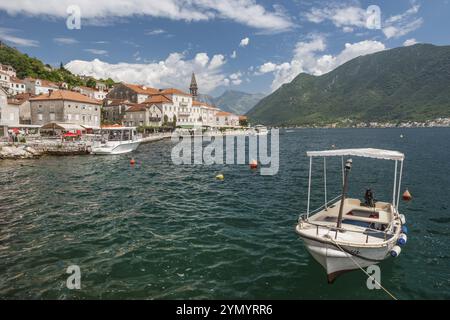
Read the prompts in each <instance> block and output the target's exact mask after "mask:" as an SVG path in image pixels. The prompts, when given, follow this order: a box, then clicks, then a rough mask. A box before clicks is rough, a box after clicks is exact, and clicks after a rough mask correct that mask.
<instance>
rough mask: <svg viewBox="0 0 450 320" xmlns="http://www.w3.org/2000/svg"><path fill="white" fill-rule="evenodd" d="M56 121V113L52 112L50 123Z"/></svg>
mask: <svg viewBox="0 0 450 320" xmlns="http://www.w3.org/2000/svg"><path fill="white" fill-rule="evenodd" d="M53 120H55V113H54V112H50V121H53Z"/></svg>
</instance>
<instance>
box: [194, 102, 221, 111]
mask: <svg viewBox="0 0 450 320" xmlns="http://www.w3.org/2000/svg"><path fill="white" fill-rule="evenodd" d="M192 105H193V106H202V107H206V108H208V109H213V110H219V109H218V108H216V107H214V106H212V105H210V104H208V103H206V102H200V101H197V100H194V101H192Z"/></svg>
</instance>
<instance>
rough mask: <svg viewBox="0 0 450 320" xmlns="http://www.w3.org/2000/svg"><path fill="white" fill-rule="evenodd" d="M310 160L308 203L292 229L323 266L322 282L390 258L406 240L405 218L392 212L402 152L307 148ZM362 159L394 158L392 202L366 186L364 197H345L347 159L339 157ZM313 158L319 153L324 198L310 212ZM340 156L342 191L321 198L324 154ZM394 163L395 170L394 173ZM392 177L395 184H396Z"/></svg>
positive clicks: (347, 176) (396, 194) (401, 166)
mask: <svg viewBox="0 0 450 320" xmlns="http://www.w3.org/2000/svg"><path fill="white" fill-rule="evenodd" d="M307 156H308V157H309V158H310V166H309V184H308V202H307V210H306V213H305V214H303V215H301V216H300V218H299V221H298V224H297V226H296V232H297V233H298V235H299V236H300V237H301V238H302V240H303V241H304V243H305V246H306V249H307V250H308V252H309V253H310V254H311V255H312V257H313V258H314V259H315V260H316V261H317V262H319V263H320V264H321V265H322V266H323V267H324V268H325V270H326V272H327V276H328V281H329V282H333V281H334V280H335V278H336V277H337V276H338V275H340V274H342V273H344V272H347V271H351V270H354V269H358V268H365V267H368V266H370V265H373V264H377V263H379V262H381V261H383V260H385V259H386V258H388V257H389V256H393V257H396V256H398V255H399V254H400V252H401V246H402V245H404V244H405V243H406V239H407V237H406V232H407V231H406V230H407V229H406V228H405V227H406V226H405V225H404V224H405V223H406V219H405V216H404V215H402V214H400V213H399V211H398V205H399V195H400V187H401V177H402V171H403V160H404V155H403V154H402V153H400V152H397V151H391V150H380V149H371V148H365V149H342V150H326V151H312V152H307ZM350 156H352V157H368V158H375V159H384V160H393V161H395V175H394V187H393V195H392V202H384V201H376V200H375V199H374V198H373V193H372V191H371V190H370V189H368V190H367V191H366V194H365V197H364V201H361V200H359V199H355V198H347V190H348V179H349V174H350V171H351V167H352V160H351V159H348V160H347V161H346V163H345V165H344V157H350ZM314 157H323V158H324V159H323V161H324V163H323V169H324V185H325V188H324V190H325V197H324V198H325V201H324V205H322V206H321V207H320V208H318V209H316V210H314V211H311V212H310V199H311V170H312V160H313V158H314ZM327 157H341V158H342V180H343V186H342V194H341V195H340V196H338V197H336V198H334V199H332V200H330V201H327V188H326V187H327V182H326V171H327V170H326V158H327ZM398 163H400V172H399V173H398ZM397 177H398V184H397Z"/></svg>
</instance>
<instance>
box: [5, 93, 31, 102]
mask: <svg viewBox="0 0 450 320" xmlns="http://www.w3.org/2000/svg"><path fill="white" fill-rule="evenodd" d="M31 97H34V95H32V94H31V93H20V94H16V95H15V96H13V97H12V98H9V99H8V104H16V105H21V104H22V103H24V102H25V101H28V100H30V98H31Z"/></svg>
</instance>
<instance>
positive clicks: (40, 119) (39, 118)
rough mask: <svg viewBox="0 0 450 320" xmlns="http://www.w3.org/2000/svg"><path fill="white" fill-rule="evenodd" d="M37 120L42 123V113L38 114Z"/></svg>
mask: <svg viewBox="0 0 450 320" xmlns="http://www.w3.org/2000/svg"><path fill="white" fill-rule="evenodd" d="M38 120H39V121H42V113H39V114H38Z"/></svg>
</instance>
